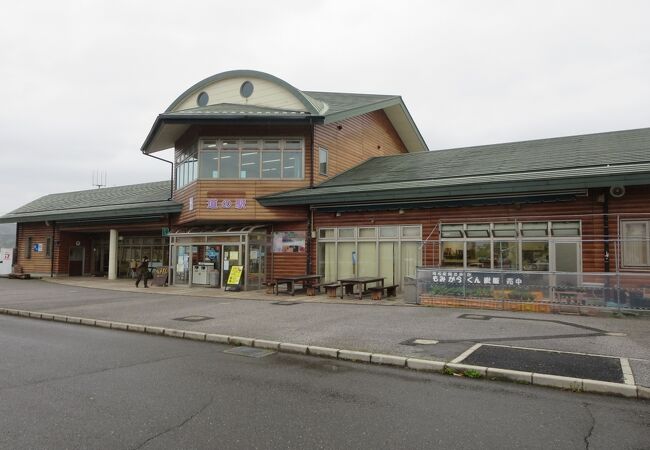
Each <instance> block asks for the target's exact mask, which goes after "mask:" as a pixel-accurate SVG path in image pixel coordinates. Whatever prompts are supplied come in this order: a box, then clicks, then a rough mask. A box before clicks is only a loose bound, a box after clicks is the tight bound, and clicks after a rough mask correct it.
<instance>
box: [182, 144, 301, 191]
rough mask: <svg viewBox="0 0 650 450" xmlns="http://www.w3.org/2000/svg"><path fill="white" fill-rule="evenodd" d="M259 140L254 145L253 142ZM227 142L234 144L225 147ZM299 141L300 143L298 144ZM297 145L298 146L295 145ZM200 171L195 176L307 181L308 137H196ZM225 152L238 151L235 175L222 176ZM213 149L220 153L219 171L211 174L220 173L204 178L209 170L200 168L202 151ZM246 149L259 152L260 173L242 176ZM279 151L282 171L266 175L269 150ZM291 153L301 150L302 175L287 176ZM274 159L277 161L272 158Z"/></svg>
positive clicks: (211, 178) (217, 153) (236, 179)
mask: <svg viewBox="0 0 650 450" xmlns="http://www.w3.org/2000/svg"><path fill="white" fill-rule="evenodd" d="M206 142H207V143H209V145H211V147H209V148H207V147H206V148H204V146H206ZM254 142H257V145H256V146H255V145H254V144H253V143H254ZM224 143H229V144H233V145H228V146H227V147H226V148H224ZM296 144H298V146H297V147H295V146H296ZM294 147H295V148H294ZM197 149H198V150H197V157H196V161H197V168H196V169H197V170H196V175H195V176H196V178H195V179H198V180H203V181H215V180H219V181H221V180H223V181H251V180H255V181H270V180H298V181H301V180H305V138H304V136H284V137H275V136H260V137H257V136H255V137H244V136H240V137H230V136H221V137H216V136H202V137H200V138H198V140H197ZM222 151H236V152H238V158H237V160H238V163H237V164H238V165H237V171H236V176H235V177H222V173H223V171H222V170H221V152H222ZM204 152H205V153H207V152H211V153H213V154H215V155H216V156H217V158H216V159H215V160H216V161H217V165H216V170H212V171H211V173H212V174H214V173H216V174H217V176H216V177H214V176H212V177H205V176H202V175H203V173H205V172H206V169H204V168H202V167H201V163H202V155H203V153H204ZM243 152H256V153H257V154H258V170H259V171H258V176H257V177H242V158H243V156H242V153H243ZM272 152H273V153H278V154H279V164H278V168H279V173H278V176H277V177H276V176H274V177H269V176H264V158H265V155H266V156H268V154H269V153H272ZM290 153H300V163H299V167H298V168H297V169H294V171H297V172H298V173H299V175H300V176H298V177H291V176H285V172H286V170H285V166H284V164H285V155H288V154H290ZM273 162H275V161H273Z"/></svg>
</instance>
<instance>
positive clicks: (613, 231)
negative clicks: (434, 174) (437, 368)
mask: <svg viewBox="0 0 650 450" xmlns="http://www.w3.org/2000/svg"><path fill="white" fill-rule="evenodd" d="M604 192H605V191H603V190H593V191H592V192H590V194H589V196H587V197H579V198H577V199H576V200H575V201H568V202H549V203H534V204H520V205H515V204H513V205H494V206H463V207H458V208H426V209H424V208H423V209H406V210H405V211H404V214H399V212H398V211H364V212H344V213H342V214H341V216H339V217H337V216H336V214H335V213H324V212H316V213H315V214H314V229H315V230H317V229H318V228H322V227H342V226H364V225H366V226H379V225H396V224H401V225H418V224H420V225H422V239H426V238H427V236H429V235H430V237H429V240H432V241H437V240H438V239H439V224H440V223H441V222H442V223H454V222H457V223H469V222H482V221H491V222H495V221H501V220H502V221H504V222H505V221H513V220H517V221H520V222H522V221H538V220H542V221H545V220H580V221H581V223H582V237H581V241H582V270H583V272H602V271H604V270H605V262H604V255H605V236H604V218H603V217H604V216H603V207H604V203H603V201H602V200H603V197H602V194H603V193H604ZM649 199H650V187H630V188H629V189H628V190H627V193H626V195H625V196H624V197H623V198H621V199H612V198H610V199H609V216H608V217H609V232H610V240H611V243H610V261H611V262H610V271H612V272H614V271H615V270H616V261H615V258H616V256H617V255H616V254H615V251H616V240H617V239H618V221H619V220H620V219H623V218H627V219H631V218H642V219H645V220H647V219H649V218H650V201H649ZM432 231H433V233H432ZM435 248H436V249H438V247H435ZM312 252H313V253H312V255H313V260H312V264H313V267H316V240H314V242H312ZM425 262H426V263H427V264H432V263H433V264H438V255H435V259H434V260H433V261H432V260H430V258H429V260H427V261H425ZM623 270H624V269H623ZM637 270H638V269H637Z"/></svg>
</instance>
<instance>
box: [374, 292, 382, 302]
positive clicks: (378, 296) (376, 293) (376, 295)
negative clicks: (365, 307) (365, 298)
mask: <svg viewBox="0 0 650 450" xmlns="http://www.w3.org/2000/svg"><path fill="white" fill-rule="evenodd" d="M382 292H383V291H372V299H373V300H381V294H382Z"/></svg>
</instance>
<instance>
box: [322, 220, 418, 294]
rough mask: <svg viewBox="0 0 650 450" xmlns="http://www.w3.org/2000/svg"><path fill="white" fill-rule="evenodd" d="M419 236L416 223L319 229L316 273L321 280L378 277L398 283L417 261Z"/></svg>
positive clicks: (387, 282)
mask: <svg viewBox="0 0 650 450" xmlns="http://www.w3.org/2000/svg"><path fill="white" fill-rule="evenodd" d="M421 236H422V227H421V226H420V225H399V226H398V225H396V226H386V227H374V226H364V227H340V228H321V229H319V230H318V239H319V242H318V273H319V274H321V275H323V280H324V281H325V282H330V281H335V280H339V279H342V278H351V277H376V276H379V277H383V278H384V283H385V284H399V285H400V286H401V285H403V284H402V283H403V282H404V277H406V276H410V277H414V276H415V268H416V267H417V266H418V265H419V264H421V260H422V256H421V251H420V245H421V243H420V240H421ZM400 280H401V281H400Z"/></svg>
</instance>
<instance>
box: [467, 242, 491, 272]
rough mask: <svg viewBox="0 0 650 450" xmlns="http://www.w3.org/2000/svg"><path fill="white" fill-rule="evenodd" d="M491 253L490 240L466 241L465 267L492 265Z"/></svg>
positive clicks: (483, 267) (485, 267)
mask: <svg viewBox="0 0 650 450" xmlns="http://www.w3.org/2000/svg"><path fill="white" fill-rule="evenodd" d="M491 254H492V248H491V246H490V241H480V242H473V241H469V242H468V243H467V267H480V268H481V269H489V268H490V267H491V266H492V261H491V258H490V255H491Z"/></svg>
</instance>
